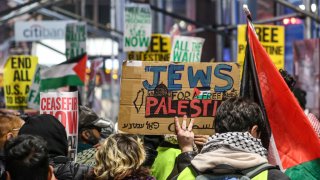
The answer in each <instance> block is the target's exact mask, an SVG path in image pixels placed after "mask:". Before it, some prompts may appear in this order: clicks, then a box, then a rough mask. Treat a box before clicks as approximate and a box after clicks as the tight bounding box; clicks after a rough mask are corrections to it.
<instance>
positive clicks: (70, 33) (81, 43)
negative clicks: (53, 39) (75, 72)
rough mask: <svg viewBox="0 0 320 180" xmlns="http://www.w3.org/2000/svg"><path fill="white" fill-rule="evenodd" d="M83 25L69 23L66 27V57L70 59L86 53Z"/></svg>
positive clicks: (85, 35) (85, 30) (85, 32)
mask: <svg viewBox="0 0 320 180" xmlns="http://www.w3.org/2000/svg"><path fill="white" fill-rule="evenodd" d="M86 39H87V29H86V24H85V23H70V24H67V27H66V57H67V59H72V58H75V57H77V56H80V55H81V54H84V53H85V52H86Z"/></svg>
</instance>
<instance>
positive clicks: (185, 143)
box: [174, 115, 194, 152]
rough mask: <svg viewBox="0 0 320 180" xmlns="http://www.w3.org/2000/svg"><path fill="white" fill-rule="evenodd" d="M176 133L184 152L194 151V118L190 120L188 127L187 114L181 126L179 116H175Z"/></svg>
mask: <svg viewBox="0 0 320 180" xmlns="http://www.w3.org/2000/svg"><path fill="white" fill-rule="evenodd" d="M174 122H175V127H176V134H177V139H178V143H179V146H180V149H181V151H182V152H188V151H193V141H194V133H193V132H192V126H193V123H194V119H191V120H190V123H189V125H188V127H187V116H186V115H184V116H183V119H182V125H181V126H180V123H179V119H178V117H175V118H174Z"/></svg>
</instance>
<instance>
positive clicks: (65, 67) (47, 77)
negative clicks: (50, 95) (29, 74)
mask: <svg viewBox="0 0 320 180" xmlns="http://www.w3.org/2000/svg"><path fill="white" fill-rule="evenodd" d="M86 63H87V55H86V54H83V55H81V56H78V57H75V58H73V59H70V60H67V61H66V62H63V63H61V64H58V65H55V66H52V67H50V68H47V69H43V70H41V84H40V90H46V89H56V88H59V87H63V86H83V85H84V81H85V76H86Z"/></svg>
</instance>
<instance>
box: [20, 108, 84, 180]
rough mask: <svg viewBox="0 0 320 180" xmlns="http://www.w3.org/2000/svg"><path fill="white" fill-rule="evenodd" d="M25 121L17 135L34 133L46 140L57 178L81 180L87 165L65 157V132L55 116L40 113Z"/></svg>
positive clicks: (66, 142) (51, 163) (66, 147)
mask: <svg viewBox="0 0 320 180" xmlns="http://www.w3.org/2000/svg"><path fill="white" fill-rule="evenodd" d="M25 121H26V122H25V124H24V125H23V126H22V127H21V129H20V131H19V135H21V134H30V135H36V136H40V137H42V138H43V139H45V140H46V141H47V146H48V153H49V160H50V165H52V166H53V168H54V175H55V177H56V178H57V179H63V180H82V179H84V178H85V176H86V174H87V172H88V171H89V167H88V166H84V165H81V164H78V163H75V162H73V161H70V159H69V158H68V157H67V154H68V141H67V134H66V131H65V128H64V126H63V125H62V124H61V123H60V121H59V120H58V119H57V118H55V117H54V116H52V115H49V114H41V115H37V116H32V117H29V118H27V119H26V120H25Z"/></svg>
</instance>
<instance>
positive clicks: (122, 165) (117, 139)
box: [89, 134, 154, 180]
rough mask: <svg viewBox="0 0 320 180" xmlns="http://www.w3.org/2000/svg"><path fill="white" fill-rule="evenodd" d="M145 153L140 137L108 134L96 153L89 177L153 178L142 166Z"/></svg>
mask: <svg viewBox="0 0 320 180" xmlns="http://www.w3.org/2000/svg"><path fill="white" fill-rule="evenodd" d="M145 159H146V153H145V150H144V147H143V143H142V141H141V139H140V138H138V137H136V136H132V135H127V134H114V135H111V136H109V137H108V138H107V139H106V140H105V141H104V142H103V143H102V145H101V146H100V148H99V149H98V151H97V154H96V166H95V167H94V170H93V172H91V173H90V175H89V177H90V178H89V179H103V180H105V179H112V180H120V179H127V180H134V179H146V180H151V179H154V178H153V177H152V176H150V175H149V170H148V169H147V168H145V167H143V166H142V164H143V162H144V161H145Z"/></svg>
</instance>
